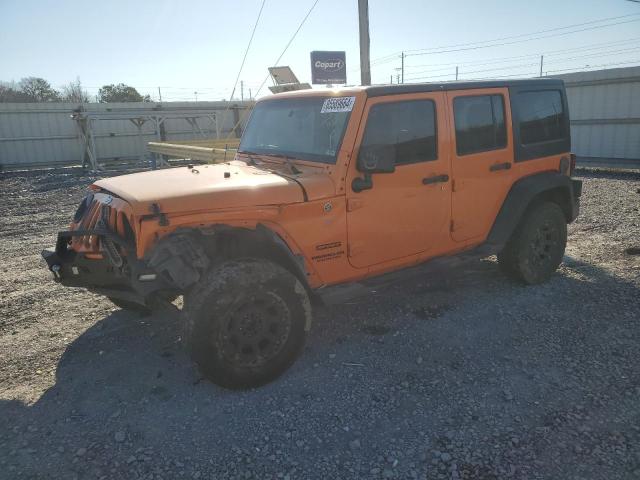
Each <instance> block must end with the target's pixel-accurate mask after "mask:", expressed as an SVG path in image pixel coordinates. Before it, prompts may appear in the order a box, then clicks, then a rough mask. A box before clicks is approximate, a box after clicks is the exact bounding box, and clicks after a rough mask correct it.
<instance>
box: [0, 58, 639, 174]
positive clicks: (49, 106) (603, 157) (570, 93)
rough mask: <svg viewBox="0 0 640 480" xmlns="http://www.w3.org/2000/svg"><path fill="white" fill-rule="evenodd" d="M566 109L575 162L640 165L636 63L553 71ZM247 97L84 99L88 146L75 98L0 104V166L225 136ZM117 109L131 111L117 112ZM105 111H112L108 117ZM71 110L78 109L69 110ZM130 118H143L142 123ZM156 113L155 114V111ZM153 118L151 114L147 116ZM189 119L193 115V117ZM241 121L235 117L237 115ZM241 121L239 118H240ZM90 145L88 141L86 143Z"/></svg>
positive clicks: (64, 161) (114, 155)
mask: <svg viewBox="0 0 640 480" xmlns="http://www.w3.org/2000/svg"><path fill="white" fill-rule="evenodd" d="M557 78H561V79H563V80H564V81H565V85H566V88H567V97H568V100H569V109H570V113H571V137H572V150H573V152H574V153H576V154H577V155H578V157H579V165H594V166H612V167H628V168H640V67H629V68H615V69H609V70H598V71H592V72H579V73H570V74H566V75H560V76H558V77H557ZM251 105H252V103H250V102H171V103H163V104H156V103H115V104H100V103H93V104H85V105H83V106H82V107H83V109H84V110H85V111H86V112H93V114H94V115H93V117H94V118H95V119H98V118H101V119H99V120H97V121H94V122H91V123H92V127H91V132H92V134H93V139H90V140H91V141H93V142H94V143H95V148H89V149H88V148H87V140H88V139H87V137H86V132H83V131H82V129H81V128H79V126H78V123H79V122H78V121H77V120H73V119H72V118H71V117H72V115H73V114H74V110H77V109H78V107H79V105H75V104H68V103H13V104H11V103H5V104H0V168H15V167H17V168H28V167H38V166H52V165H71V164H76V165H77V164H81V163H83V161H86V160H87V158H86V157H87V152H89V155H91V151H95V156H96V157H97V158H96V161H97V162H98V163H100V162H105V161H110V160H121V159H139V158H140V154H141V152H143V151H144V150H145V146H146V143H147V142H148V141H156V140H164V141H171V140H191V139H201V138H210V139H214V138H225V137H227V136H229V135H230V134H231V135H232V136H236V135H239V133H240V131H236V132H232V129H233V128H234V126H235V125H236V124H237V123H238V119H240V118H243V119H244V120H246V117H247V116H246V115H243V114H242V111H243V109H246V108H250V106H251ZM118 111H120V112H124V111H129V112H132V111H135V112H137V115H138V117H135V115H134V116H133V117H130V118H124V119H123V118H120V117H121V115H115V114H113V113H114V112H115V113H117V112H118ZM108 117H112V118H113V119H109V118H108ZM76 118H77V117H76ZM131 118H146V119H147V120H145V121H144V122H143V123H142V124H141V125H140V124H139V123H140V122H137V123H136V122H134V121H132V120H131ZM159 118H163V121H162V122H159V121H158V119H159ZM154 119H155V120H154ZM194 122H195V123H194ZM241 124H242V122H241ZM241 126H242V125H241ZM90 147H91V146H90Z"/></svg>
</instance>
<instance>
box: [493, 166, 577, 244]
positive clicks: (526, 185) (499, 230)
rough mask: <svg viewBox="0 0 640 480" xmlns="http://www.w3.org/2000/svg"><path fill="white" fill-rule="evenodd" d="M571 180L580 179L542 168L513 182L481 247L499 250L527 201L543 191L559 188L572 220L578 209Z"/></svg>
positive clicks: (569, 219)
mask: <svg viewBox="0 0 640 480" xmlns="http://www.w3.org/2000/svg"><path fill="white" fill-rule="evenodd" d="M575 182H580V180H574V179H572V178H571V177H568V176H566V175H562V174H560V173H557V172H542V173H538V174H535V175H531V176H528V177H524V178H521V179H520V180H518V181H517V182H515V183H514V184H513V186H512V187H511V190H509V193H508V194H507V197H506V199H505V201H504V202H503V204H502V207H501V208H500V212H499V213H498V215H497V217H496V219H495V221H494V223H493V227H492V228H491V231H490V232H489V235H488V237H487V240H486V243H485V244H484V246H483V250H485V251H486V252H487V253H496V251H499V250H500V249H501V248H502V246H503V245H505V244H506V243H507V241H508V240H509V238H510V237H511V234H512V233H513V232H514V230H515V229H516V227H517V226H518V224H519V223H520V220H521V219H522V217H523V215H524V213H525V212H526V210H527V208H528V207H529V205H531V201H532V200H533V199H534V198H535V197H536V196H537V195H539V194H541V193H543V192H545V191H549V190H554V189H557V188H561V189H563V190H564V191H565V192H566V194H567V199H568V201H569V202H570V205H569V209H570V212H568V218H567V222H568V223H569V222H572V221H573V220H575V218H576V217H577V216H578V210H579V201H578V195H576V193H578V192H576V190H577V189H578V187H577V186H576V185H575ZM581 183H582V182H580V184H581ZM581 191H582V188H581V187H580V192H581Z"/></svg>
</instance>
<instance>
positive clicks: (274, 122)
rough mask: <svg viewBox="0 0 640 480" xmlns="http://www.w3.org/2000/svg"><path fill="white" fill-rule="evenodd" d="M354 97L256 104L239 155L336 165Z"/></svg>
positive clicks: (286, 99) (297, 99)
mask: <svg viewBox="0 0 640 480" xmlns="http://www.w3.org/2000/svg"><path fill="white" fill-rule="evenodd" d="M354 102H355V97H312V98H283V99H274V100H266V101H263V102H259V103H258V104H257V105H256V107H255V108H254V109H253V113H252V114H251V118H250V119H249V123H248V125H247V128H246V129H245V131H244V133H243V135H242V140H241V142H240V148H239V151H240V153H242V152H247V153H257V154H263V155H284V156H287V157H290V158H292V159H300V160H310V161H314V162H322V163H335V162H336V156H337V153H338V150H339V149H340V144H341V143H342V137H343V135H344V131H345V128H346V126H347V121H348V119H349V115H350V113H351V109H352V108H353V104H354Z"/></svg>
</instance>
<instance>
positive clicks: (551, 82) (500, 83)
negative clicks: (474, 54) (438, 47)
mask: <svg viewBox="0 0 640 480" xmlns="http://www.w3.org/2000/svg"><path fill="white" fill-rule="evenodd" d="M542 86H544V87H545V88H550V89H558V88H560V89H562V90H563V91H564V83H563V81H562V80H558V79H555V78H539V79H528V80H487V81H477V82H447V83H403V84H400V85H379V86H373V87H367V88H366V89H365V92H366V93H367V96H368V97H371V98H372V97H381V96H384V95H400V94H403V93H426V92H441V91H451V90H470V89H475V88H477V89H480V88H504V87H509V88H512V87H529V88H531V87H534V88H537V87H542Z"/></svg>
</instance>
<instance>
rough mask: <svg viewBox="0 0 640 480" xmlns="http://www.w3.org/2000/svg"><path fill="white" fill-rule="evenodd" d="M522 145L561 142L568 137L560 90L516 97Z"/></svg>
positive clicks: (530, 93) (522, 93)
mask: <svg viewBox="0 0 640 480" xmlns="http://www.w3.org/2000/svg"><path fill="white" fill-rule="evenodd" d="M516 102H517V108H518V115H519V120H520V142H521V143H522V145H530V144H532V143H540V142H548V141H551V140H559V139H561V138H564V137H565V136H566V133H565V131H566V129H565V121H566V120H565V114H564V109H563V107H562V96H561V95H560V91H559V90H540V91H537V92H521V93H519V94H518V95H516Z"/></svg>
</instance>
